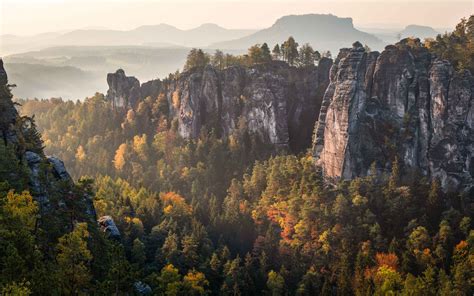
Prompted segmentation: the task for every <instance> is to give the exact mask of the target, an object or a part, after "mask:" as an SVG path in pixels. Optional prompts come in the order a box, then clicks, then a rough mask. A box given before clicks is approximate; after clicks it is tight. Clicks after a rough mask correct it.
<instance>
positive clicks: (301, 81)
mask: <svg viewBox="0 0 474 296" xmlns="http://www.w3.org/2000/svg"><path fill="white" fill-rule="evenodd" d="M331 65H332V60H330V59H326V58H323V59H322V60H321V61H320V63H319V66H318V67H310V68H305V69H297V68H294V67H289V66H288V65H287V64H286V63H283V62H273V63H270V64H266V65H259V66H255V67H252V68H246V67H241V66H233V67H229V68H226V69H224V70H217V69H215V68H213V67H211V66H207V67H206V68H205V69H203V70H201V71H192V72H185V73H182V74H180V75H179V77H178V78H176V79H173V80H166V81H164V82H160V81H159V80H153V81H149V82H146V83H144V84H142V86H141V87H139V82H138V80H136V79H135V78H133V77H126V76H125V74H124V72H123V71H121V70H118V71H117V72H116V73H114V74H113V73H111V74H109V75H108V78H107V80H108V82H109V86H110V89H109V91H108V95H107V96H108V98H109V99H111V100H113V101H114V106H122V107H128V108H134V106H136V98H137V97H141V98H142V99H143V98H145V97H146V96H157V95H158V94H159V93H160V92H161V93H162V94H164V95H165V96H166V98H167V100H168V103H169V106H170V115H171V118H172V119H176V120H177V121H178V131H179V133H180V135H181V136H182V137H184V138H196V137H198V135H199V134H200V131H201V129H202V128H203V127H204V126H206V127H208V128H216V130H217V131H218V133H219V134H220V135H222V136H224V137H226V136H229V135H230V134H232V132H233V131H235V130H236V129H237V128H238V127H239V125H241V126H242V125H245V126H246V127H247V128H248V130H249V131H251V132H253V133H255V134H258V135H260V136H261V137H262V139H264V140H265V141H267V142H270V143H272V144H274V145H276V146H279V147H290V148H291V149H292V150H293V151H302V150H303V149H305V148H308V147H310V145H311V135H312V131H313V128H312V127H313V126H314V123H315V121H316V119H317V117H318V113H319V108H320V105H321V100H322V97H323V94H324V90H325V89H326V87H327V85H328V83H329V69H330V67H331Z"/></svg>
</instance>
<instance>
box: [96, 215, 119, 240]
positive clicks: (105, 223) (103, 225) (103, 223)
mask: <svg viewBox="0 0 474 296" xmlns="http://www.w3.org/2000/svg"><path fill="white" fill-rule="evenodd" d="M97 222H98V223H99V226H100V229H101V230H102V232H105V233H106V234H107V235H108V237H109V238H112V239H118V240H120V238H121V235H120V231H119V229H118V228H117V225H116V224H115V222H114V219H112V217H110V216H102V217H100V218H99V220H97Z"/></svg>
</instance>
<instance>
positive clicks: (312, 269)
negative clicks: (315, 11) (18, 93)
mask: <svg viewBox="0 0 474 296" xmlns="http://www.w3.org/2000/svg"><path fill="white" fill-rule="evenodd" d="M414 44H415V45H413V46H425V47H427V48H428V49H429V50H430V51H431V53H432V54H434V55H437V56H440V57H442V58H444V59H448V60H450V61H452V63H453V64H454V65H455V67H456V70H458V71H463V70H465V69H467V70H470V71H474V64H473V60H474V58H473V54H474V16H471V17H470V18H469V20H462V21H461V23H460V24H459V25H458V26H457V27H456V29H455V31H454V32H452V33H449V34H445V35H440V36H438V37H437V38H436V39H434V40H426V41H425V42H424V43H417V42H414ZM281 47H283V48H285V50H284V51H283V52H284V54H282V53H281V50H280V46H279V45H277V46H275V47H274V50H273V55H272V53H271V52H270V50H269V48H268V46H267V45H266V44H264V45H262V46H254V47H252V48H251V49H249V54H248V55H244V56H239V57H235V56H231V55H224V54H223V53H221V52H216V54H215V55H214V56H212V57H210V56H208V55H205V54H204V53H203V52H202V51H200V50H193V51H191V53H190V55H189V57H188V61H187V63H186V65H185V70H186V71H200V69H201V68H202V67H203V66H204V65H206V64H208V63H213V64H214V65H217V66H219V67H227V66H230V65H232V64H233V63H241V64H243V65H247V66H249V67H250V66H251V65H253V64H256V63H257V64H259V63H266V62H269V61H271V60H272V59H283V60H285V61H286V62H288V63H289V64H291V65H296V66H302V67H304V66H311V64H314V62H315V61H317V60H318V59H319V58H320V56H321V55H320V54H319V53H317V52H316V51H314V50H312V49H311V48H310V47H309V45H304V46H303V47H302V48H304V49H301V48H300V50H299V51H298V44H297V43H296V42H295V40H292V38H290V39H288V41H287V42H285V43H284V44H283V45H282V46H281ZM324 55H325V56H329V54H328V53H326V54H324ZM175 75H179V73H177V74H175ZM169 79H173V75H171V76H170V77H169ZM142 99H143V100H141V102H140V103H139V105H138V106H137V108H136V109H135V110H132V109H130V110H117V109H115V108H113V106H112V103H111V102H110V101H108V100H107V99H106V97H105V96H104V95H102V94H100V93H97V94H95V95H94V96H92V97H90V98H87V99H86V100H84V101H77V102H72V101H63V100H61V99H49V100H30V101H19V102H18V103H19V104H20V105H21V106H17V108H18V109H19V110H21V113H22V114H25V115H29V116H32V118H30V119H29V120H30V121H31V122H32V124H33V125H34V127H35V129H33V131H35V132H36V126H37V127H38V130H39V131H40V132H41V133H42V139H43V141H42V142H41V141H39V139H37V138H36V137H33V139H34V141H33V142H34V143H33V144H31V145H33V146H34V147H37V149H42V146H43V145H44V146H45V147H46V148H45V149H46V153H47V154H53V155H57V156H58V157H60V158H61V159H62V160H64V162H65V163H66V166H67V168H68V170H69V171H70V172H71V174H72V175H73V177H74V179H77V180H78V182H77V184H75V185H74V187H73V188H72V189H69V191H67V192H68V194H69V195H70V196H75V195H80V194H84V193H85V194H89V195H91V196H94V206H95V210H96V212H97V217H102V216H111V217H112V219H113V220H114V221H115V224H116V225H117V227H118V229H119V231H120V236H119V237H111V236H110V237H108V236H107V235H104V234H103V233H102V232H100V231H99V228H98V227H97V225H96V224H95V223H94V221H92V222H91V221H87V219H82V220H81V219H79V218H77V217H76V216H75V215H76V212H80V210H79V209H80V208H81V207H82V206H83V205H81V203H80V202H79V201H78V199H74V198H69V199H66V200H67V201H68V203H69V206H68V209H73V210H71V211H69V212H67V213H61V215H57V212H52V213H51V214H49V215H46V216H45V217H40V216H41V215H40V208H39V205H38V203H37V202H36V201H34V199H33V198H32V196H31V194H30V193H28V191H24V190H28V189H29V188H28V185H27V181H25V179H26V178H27V173H25V164H24V163H22V162H21V161H18V159H17V158H16V156H15V154H16V153H17V152H18V151H17V149H18V147H11V146H9V145H7V146H5V145H3V144H0V152H1V153H0V233H1V236H0V289H1V291H2V292H1V293H2V295H3V294H5V295H30V294H33V295H46V294H51V295H89V294H92V295H134V294H153V295H274V296H277V295H472V293H473V292H474V231H473V230H472V223H473V221H472V216H473V215H472V210H473V209H472V205H473V203H472V202H473V201H472V196H469V194H468V193H467V192H450V193H445V192H443V190H442V189H441V187H440V184H439V182H438V181H437V180H431V181H430V180H428V179H426V178H424V177H423V176H422V175H421V174H418V173H417V172H410V174H411V176H412V178H404V176H405V175H406V174H407V173H408V172H406V171H404V168H403V167H402V166H400V165H399V161H398V159H397V158H394V159H393V165H392V170H391V172H387V173H385V174H382V175H380V174H376V173H375V170H374V172H373V173H371V174H369V175H368V176H367V177H363V178H356V179H353V180H351V181H341V182H339V183H337V184H329V183H327V182H326V181H325V180H324V178H323V177H322V175H321V172H320V171H319V170H318V168H317V167H315V165H314V161H313V159H312V157H311V155H310V153H309V152H308V153H306V152H303V153H300V154H297V155H293V154H292V153H291V152H290V151H281V150H277V149H275V148H274V147H273V146H272V145H270V144H268V143H266V142H265V140H264V139H262V138H261V137H260V136H259V135H257V134H254V133H252V132H250V131H249V130H248V129H247V127H246V125H245V124H244V123H242V124H240V125H239V128H238V129H236V130H235V131H234V132H233V133H232V134H231V135H229V136H228V137H225V138H224V137H220V136H219V133H218V132H217V131H216V129H217V127H214V126H207V127H206V129H204V130H203V131H202V132H201V134H200V136H199V137H198V138H197V139H183V138H181V137H180V136H179V134H178V132H177V123H176V122H174V121H173V120H171V118H170V115H169V111H168V110H169V107H168V101H167V99H166V98H165V97H163V96H158V97H156V98H154V97H147V98H142ZM33 114H34V116H33ZM29 142H31V141H30V140H27V141H25V143H24V144H22V145H28V143H29ZM31 145H30V146H31ZM308 148H309V147H308ZM24 149H26V148H24ZM30 149H31V148H30ZM45 178H47V176H45ZM57 186H60V185H57ZM60 192H64V190H63V191H60ZM69 195H68V196H69ZM57 198H60V197H59V196H58V197H57ZM71 217H74V219H72V218H71ZM61 219H62V220H63V221H68V222H67V223H72V222H70V221H71V220H80V221H82V223H72V224H73V225H71V227H70V229H69V228H68V229H69V230H68V231H66V232H65V231H64V230H63V229H62V228H61V226H58V225H59V224H60V222H59V221H60V220H61ZM38 221H41V223H38Z"/></svg>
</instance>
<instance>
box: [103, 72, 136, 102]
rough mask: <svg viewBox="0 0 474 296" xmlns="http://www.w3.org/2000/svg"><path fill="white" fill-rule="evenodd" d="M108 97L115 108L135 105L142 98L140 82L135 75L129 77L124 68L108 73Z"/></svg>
mask: <svg viewBox="0 0 474 296" xmlns="http://www.w3.org/2000/svg"><path fill="white" fill-rule="evenodd" d="M107 84H108V85H109V90H108V91H107V98H108V99H109V100H110V101H112V105H113V106H114V108H121V107H125V108H129V107H133V106H135V104H136V103H137V101H138V100H139V99H140V82H139V81H138V79H136V78H135V77H128V76H126V75H125V71H123V70H122V69H119V70H117V71H116V72H115V73H109V74H107Z"/></svg>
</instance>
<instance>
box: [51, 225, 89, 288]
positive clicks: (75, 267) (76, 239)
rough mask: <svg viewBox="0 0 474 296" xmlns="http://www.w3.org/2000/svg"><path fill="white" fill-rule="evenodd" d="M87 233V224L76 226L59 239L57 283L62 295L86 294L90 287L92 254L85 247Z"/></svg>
mask: <svg viewBox="0 0 474 296" xmlns="http://www.w3.org/2000/svg"><path fill="white" fill-rule="evenodd" d="M88 238H89V232H88V231H87V224H85V223H80V224H77V225H76V227H75V229H74V230H73V231H72V232H71V233H68V234H65V235H64V236H63V237H61V238H59V242H58V245H57V247H56V248H57V250H58V254H57V256H56V260H57V262H58V281H59V284H60V287H61V291H62V293H63V294H67V295H79V294H86V291H87V289H88V288H89V287H90V281H91V272H90V267H89V263H90V261H91V260H92V254H91V252H90V251H89V249H88V247H87V239H88Z"/></svg>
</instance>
